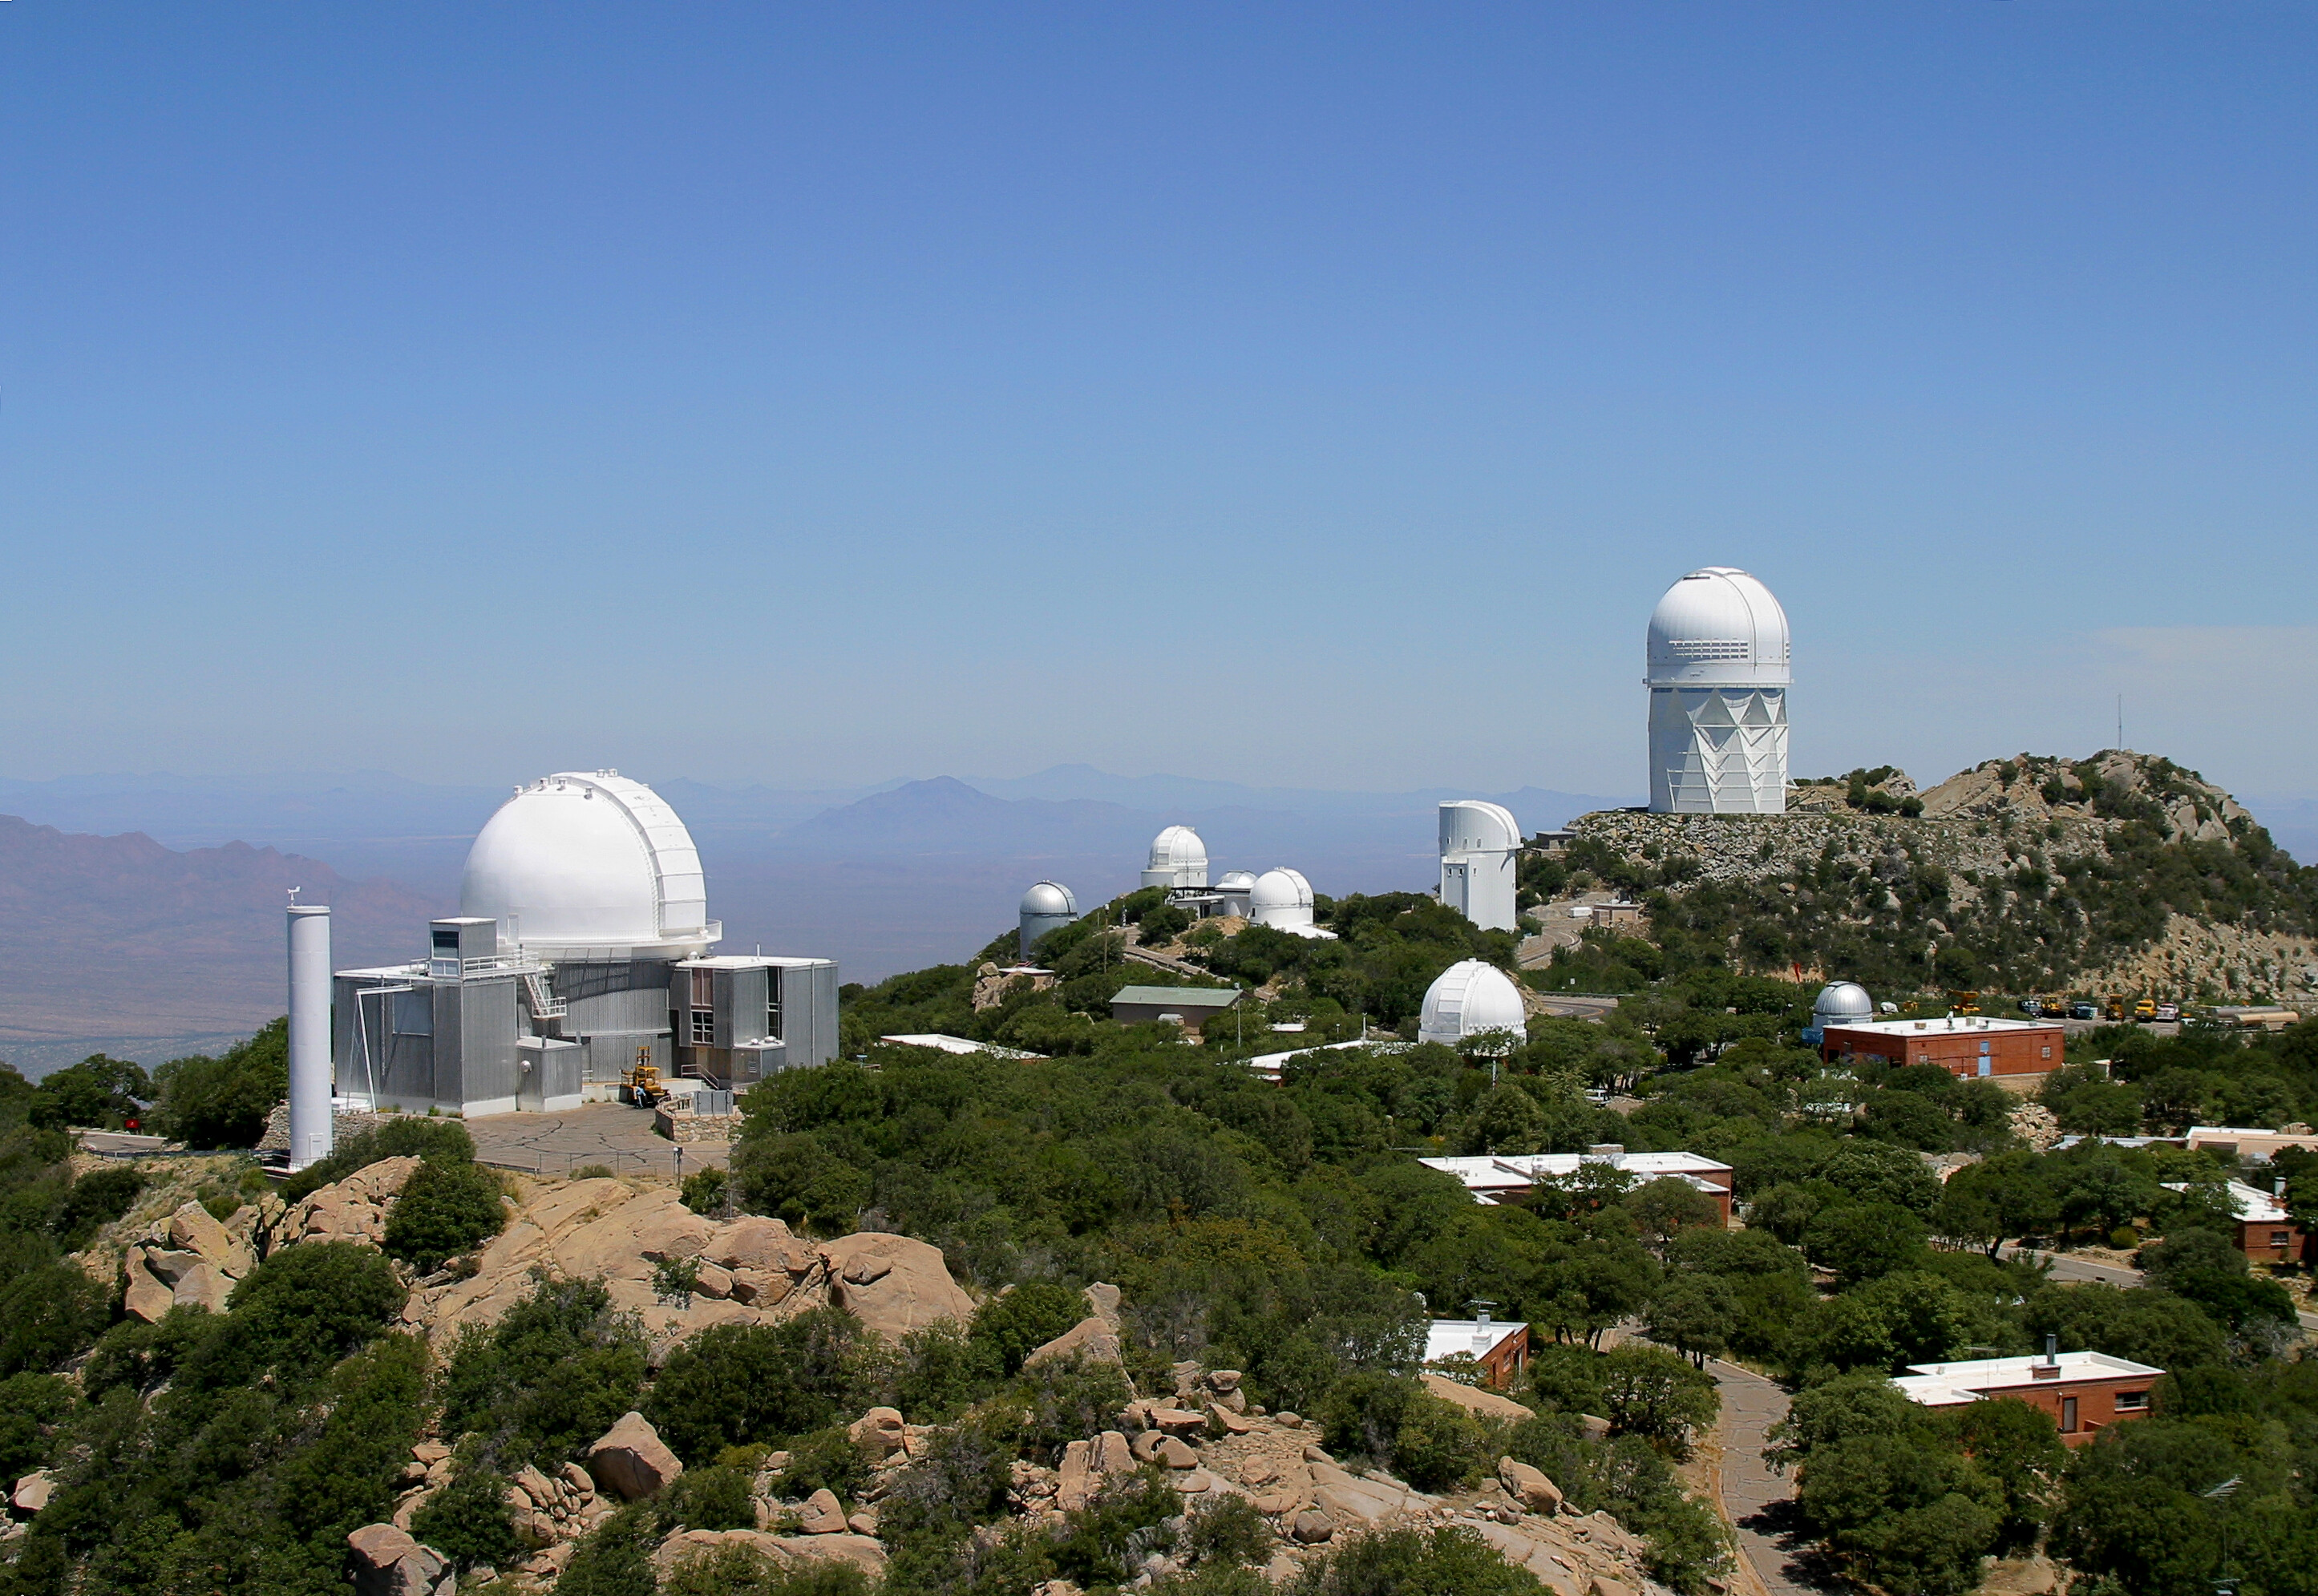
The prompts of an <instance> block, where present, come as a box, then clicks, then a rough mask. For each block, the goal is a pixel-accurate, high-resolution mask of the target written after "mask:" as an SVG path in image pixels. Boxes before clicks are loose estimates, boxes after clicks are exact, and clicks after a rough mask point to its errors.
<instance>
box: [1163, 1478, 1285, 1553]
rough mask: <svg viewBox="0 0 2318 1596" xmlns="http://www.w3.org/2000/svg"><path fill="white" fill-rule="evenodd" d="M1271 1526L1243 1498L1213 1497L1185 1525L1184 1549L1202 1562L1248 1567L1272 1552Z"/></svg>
mask: <svg viewBox="0 0 2318 1596" xmlns="http://www.w3.org/2000/svg"><path fill="white" fill-rule="evenodd" d="M1271 1539H1272V1537H1271V1525H1270V1524H1268V1523H1266V1522H1265V1521H1264V1517H1263V1515H1262V1513H1260V1512H1258V1511H1255V1503H1253V1502H1250V1501H1249V1500H1248V1499H1247V1498H1246V1497H1244V1496H1235V1495H1224V1496H1220V1497H1211V1499H1210V1500H1208V1502H1203V1503H1202V1504H1200V1505H1199V1507H1196V1508H1194V1509H1193V1510H1192V1511H1191V1512H1190V1515H1189V1516H1188V1517H1187V1518H1186V1520H1185V1521H1184V1524H1183V1546H1184V1549H1185V1550H1187V1551H1189V1552H1190V1554H1191V1556H1192V1557H1193V1558H1194V1559H1195V1560H1196V1561H1198V1562H1199V1563H1224V1564H1231V1565H1250V1564H1256V1563H1261V1562H1262V1561H1263V1560H1264V1559H1265V1558H1266V1557H1267V1556H1270V1555H1271Z"/></svg>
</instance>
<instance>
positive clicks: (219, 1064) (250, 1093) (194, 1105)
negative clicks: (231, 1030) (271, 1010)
mask: <svg viewBox="0 0 2318 1596" xmlns="http://www.w3.org/2000/svg"><path fill="white" fill-rule="evenodd" d="M289 1026H290V1022H289V1021H288V1020H287V1019H286V1018H284V1019H277V1020H274V1022H273V1023H272V1024H270V1025H268V1026H266V1027H265V1029H263V1030H261V1031H259V1032H258V1033H257V1035H256V1036H252V1037H250V1038H249V1039H248V1040H247V1041H244V1042H238V1043H236V1044H235V1045H233V1046H231V1047H229V1048H228V1049H226V1051H225V1052H224V1053H223V1054H220V1055H219V1056H218V1057H216V1058H210V1057H207V1056H205V1055H202V1054H195V1055H194V1056H193V1057H190V1058H181V1059H172V1060H170V1061H169V1062H168V1063H166V1064H163V1065H162V1066H161V1067H160V1068H158V1069H157V1070H156V1071H153V1089H154V1090H155V1091H156V1092H157V1094H158V1097H157V1100H156V1101H155V1103H154V1105H153V1122H154V1126H155V1128H156V1129H157V1130H158V1131H159V1132H160V1134H163V1135H165V1136H168V1137H170V1138H172V1139H173V1140H175V1141H179V1142H183V1143H185V1144H186V1145H187V1146H189V1147H255V1146H256V1145H257V1143H258V1141H259V1139H260V1138H262V1137H263V1136H264V1135H265V1120H266V1116H268V1115H270V1114H271V1113H273V1111H274V1105H275V1104H276V1103H279V1102H281V1101H283V1099H284V1098H287V1097H288V1096H289V1093H290V1042H289Z"/></svg>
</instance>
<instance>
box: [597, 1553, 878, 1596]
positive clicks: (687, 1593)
mask: <svg viewBox="0 0 2318 1596" xmlns="http://www.w3.org/2000/svg"><path fill="white" fill-rule="evenodd" d="M570 1579H571V1575H569V1574H566V1575H564V1580H565V1582H566V1583H563V1584H561V1585H559V1586H557V1589H558V1590H559V1591H568V1590H569V1589H570V1585H569V1581H570ZM660 1591H661V1592H662V1593H663V1596H869V1576H868V1575H867V1574H863V1573H862V1572H861V1571H860V1570H859V1569H858V1568H856V1567H854V1566H853V1565H851V1564H849V1563H835V1562H829V1561H825V1560H823V1559H820V1558H810V1559H806V1560H804V1561H801V1562H798V1563H795V1564H792V1565H788V1566H787V1567H782V1566H780V1565H777V1564H776V1563H774V1561H773V1560H772V1559H771V1558H769V1557H768V1556H765V1554H764V1553H762V1552H760V1551H759V1550H757V1548H756V1547H716V1548H715V1549H714V1550H713V1551H707V1552H696V1553H695V1554H694V1555H693V1556H689V1557H687V1558H686V1559H684V1561H682V1562H681V1563H678V1565H676V1567H675V1569H674V1570H673V1571H672V1572H671V1573H670V1574H669V1577H668V1582H667V1583H665V1584H663V1585H661V1586H660Z"/></svg>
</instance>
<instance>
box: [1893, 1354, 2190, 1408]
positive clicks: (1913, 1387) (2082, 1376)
mask: <svg viewBox="0 0 2318 1596" xmlns="http://www.w3.org/2000/svg"><path fill="white" fill-rule="evenodd" d="M1908 1369H1909V1372H1908V1373H1906V1374H1904V1375H1896V1376H1892V1380H1891V1384H1892V1385H1896V1386H1898V1387H1899V1389H1900V1394H1901V1395H1902V1396H1905V1397H1906V1398H1907V1399H1908V1400H1909V1402H1917V1403H1923V1404H1924V1406H1926V1407H1927V1408H1946V1407H1957V1406H1960V1405H1962V1404H1963V1403H1968V1402H1985V1401H1987V1400H1989V1399H1990V1398H1991V1397H1998V1396H2011V1395H2016V1394H2019V1393H2020V1392H2023V1391H2030V1390H2035V1389H2036V1388H2037V1387H2039V1386H2044V1385H2052V1384H2053V1383H2055V1382H2058V1383H2060V1384H2062V1385H2071V1384H2081V1383H2083V1382H2085V1381H2096V1380H2097V1381H2110V1380H2116V1381H2124V1382H2135V1381H2139V1380H2144V1379H2146V1380H2153V1379H2155V1378H2156V1377H2157V1376H2160V1375H2161V1374H2163V1373H2164V1372H2165V1371H2164V1370H2163V1369H2161V1368H2152V1367H2150V1366H2149V1365H2147V1364H2145V1363H2135V1362H2134V1361H2133V1360H2132V1359H2130V1358H2112V1357H2110V1356H2109V1355H2108V1354H2107V1353H2106V1352H2055V1353H2046V1354H2044V1355H2042V1356H2039V1355H2036V1354H2033V1353H2032V1354H2029V1355H2027V1356H2026V1357H2020V1358H1972V1359H1969V1360H1967V1361H1964V1362H1961V1363H1911V1364H1909V1366H1908ZM2039 1371H2043V1372H2039Z"/></svg>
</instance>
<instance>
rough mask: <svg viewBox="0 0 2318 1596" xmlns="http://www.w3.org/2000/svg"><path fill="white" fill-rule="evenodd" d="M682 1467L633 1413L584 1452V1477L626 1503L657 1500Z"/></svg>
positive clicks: (647, 1424)
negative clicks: (646, 1498)
mask: <svg viewBox="0 0 2318 1596" xmlns="http://www.w3.org/2000/svg"><path fill="white" fill-rule="evenodd" d="M683 1472H684V1465H683V1463H682V1462H681V1461H679V1460H678V1457H677V1455H676V1454H675V1453H673V1452H671V1451H669V1449H668V1446H667V1444H666V1443H665V1442H663V1441H662V1440H661V1439H660V1431H659V1430H654V1429H653V1428H652V1427H651V1421H650V1420H648V1419H646V1418H645V1417H644V1416H643V1415H642V1413H639V1412H633V1410H632V1411H630V1412H625V1413H623V1414H621V1415H620V1421H619V1422H618V1423H616V1424H615V1425H613V1426H612V1428H611V1429H609V1430H606V1431H605V1432H604V1433H603V1434H602V1435H601V1436H600V1437H598V1438H597V1441H596V1444H595V1445H594V1446H591V1447H589V1448H588V1475H589V1477H591V1478H592V1479H594V1480H595V1482H596V1483H597V1485H599V1486H600V1487H602V1488H603V1489H605V1490H607V1491H616V1492H618V1493H620V1494H621V1495H622V1496H624V1497H626V1498H627V1499H628V1500H629V1501H630V1502H635V1501H638V1500H641V1499H642V1498H643V1497H646V1496H657V1495H659V1494H660V1492H661V1491H662V1490H664V1489H666V1488H667V1487H668V1486H669V1484H673V1483H674V1482H675V1480H676V1478H677V1476H678V1475H681V1474H683Z"/></svg>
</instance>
